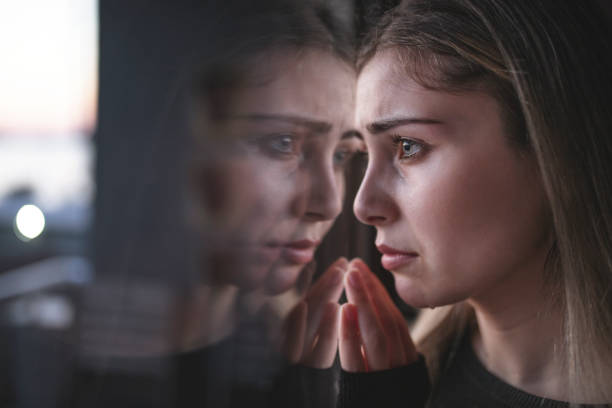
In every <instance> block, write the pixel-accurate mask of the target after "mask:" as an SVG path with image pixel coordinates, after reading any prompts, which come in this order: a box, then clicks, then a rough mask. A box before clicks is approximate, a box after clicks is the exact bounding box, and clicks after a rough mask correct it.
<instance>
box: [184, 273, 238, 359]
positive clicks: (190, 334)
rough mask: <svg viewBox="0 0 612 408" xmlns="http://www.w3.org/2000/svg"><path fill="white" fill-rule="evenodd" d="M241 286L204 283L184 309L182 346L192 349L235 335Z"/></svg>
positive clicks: (194, 292) (195, 291) (195, 290)
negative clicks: (237, 304) (238, 287)
mask: <svg viewBox="0 0 612 408" xmlns="http://www.w3.org/2000/svg"><path fill="white" fill-rule="evenodd" d="M237 298H238V289H237V288H235V287H233V286H230V285H224V286H208V285H201V286H198V287H197V288H195V289H194V290H193V293H192V295H191V296H190V298H189V299H188V300H187V301H186V304H185V305H184V308H183V316H182V317H181V320H182V321H183V324H182V328H181V330H180V333H181V334H180V339H179V347H180V348H181V349H182V350H190V349H193V348H198V347H205V346H207V345H210V344H213V343H216V342H219V341H221V340H223V339H224V338H226V337H228V336H229V335H231V333H232V332H233V330H234V327H235V324H236V302H237Z"/></svg>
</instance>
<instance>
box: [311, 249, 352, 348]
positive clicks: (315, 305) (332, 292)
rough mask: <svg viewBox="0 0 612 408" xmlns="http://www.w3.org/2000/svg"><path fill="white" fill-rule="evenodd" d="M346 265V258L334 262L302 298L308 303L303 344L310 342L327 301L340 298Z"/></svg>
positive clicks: (335, 300)
mask: <svg viewBox="0 0 612 408" xmlns="http://www.w3.org/2000/svg"><path fill="white" fill-rule="evenodd" d="M347 265H348V261H347V260H346V258H340V259H338V260H337V261H336V262H334V263H333V264H332V265H331V266H330V267H329V268H327V270H326V271H325V273H324V274H323V275H321V277H320V278H319V279H318V280H317V283H316V284H315V285H314V286H313V287H312V288H311V290H310V291H309V292H308V294H307V295H306V297H305V298H304V300H305V301H306V302H307V303H308V316H307V323H306V337H305V339H304V341H305V344H312V342H313V340H314V338H315V335H316V333H317V331H318V329H319V325H320V322H321V315H322V313H323V309H324V306H325V305H326V304H327V303H328V302H338V300H339V299H340V295H341V293H342V279H343V277H344V272H345V268H346V266H347Z"/></svg>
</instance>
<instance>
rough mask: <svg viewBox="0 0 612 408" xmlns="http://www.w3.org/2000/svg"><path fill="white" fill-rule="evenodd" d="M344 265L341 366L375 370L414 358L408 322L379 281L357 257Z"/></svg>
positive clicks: (350, 370)
mask: <svg viewBox="0 0 612 408" xmlns="http://www.w3.org/2000/svg"><path fill="white" fill-rule="evenodd" d="M348 269H349V272H348V273H347V274H346V279H345V280H346V283H345V287H346V295H347V298H348V303H346V304H344V305H343V306H342V312H341V314H340V315H341V317H340V334H339V349H340V363H341V365H342V368H343V369H344V370H345V371H349V372H363V371H378V370H386V369H390V368H395V367H401V366H405V365H408V364H410V363H413V362H415V361H417V359H418V354H417V351H416V348H415V346H414V343H413V342H412V338H411V337H410V332H409V331H408V325H407V323H406V321H405V320H404V317H403V316H402V314H401V313H400V311H399V310H398V309H397V307H396V306H395V304H394V303H393V301H392V300H391V298H390V297H389V294H388V293H387V291H386V290H385V288H384V287H383V285H382V284H381V282H380V281H379V280H378V279H377V278H376V276H375V275H374V274H373V273H372V272H371V271H370V269H369V268H368V266H367V265H366V264H365V263H364V262H363V261H362V260H361V259H354V260H352V261H351V263H350V264H349V267H348Z"/></svg>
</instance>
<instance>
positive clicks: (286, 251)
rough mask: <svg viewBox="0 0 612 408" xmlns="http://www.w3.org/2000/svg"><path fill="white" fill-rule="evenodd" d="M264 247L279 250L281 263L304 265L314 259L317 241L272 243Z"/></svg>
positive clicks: (304, 240)
mask: <svg viewBox="0 0 612 408" xmlns="http://www.w3.org/2000/svg"><path fill="white" fill-rule="evenodd" d="M266 246H268V247H271V248H276V249H278V250H280V257H281V258H282V259H283V261H286V262H287V263H290V264H296V265H304V264H307V263H308V262H310V261H312V259H313V258H314V253H315V250H316V249H317V247H318V246H319V241H312V240H309V239H302V240H298V241H292V242H286V243H278V242H274V243H270V244H268V245H266Z"/></svg>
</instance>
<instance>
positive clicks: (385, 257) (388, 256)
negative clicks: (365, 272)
mask: <svg viewBox="0 0 612 408" xmlns="http://www.w3.org/2000/svg"><path fill="white" fill-rule="evenodd" d="M376 248H377V249H378V251H379V252H380V253H382V258H381V263H382V266H383V268H385V269H387V270H389V271H393V270H396V269H399V268H401V267H403V266H406V265H408V264H409V263H412V262H413V261H414V260H415V259H416V258H418V256H419V254H417V253H416V252H414V251H402V250H399V249H395V248H393V247H390V246H387V245H384V244H381V245H377V246H376Z"/></svg>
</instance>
